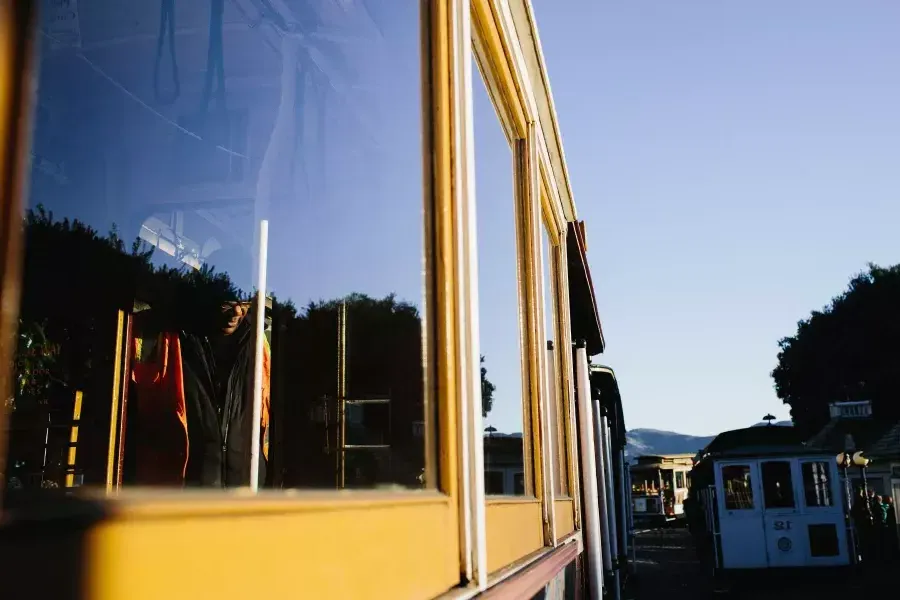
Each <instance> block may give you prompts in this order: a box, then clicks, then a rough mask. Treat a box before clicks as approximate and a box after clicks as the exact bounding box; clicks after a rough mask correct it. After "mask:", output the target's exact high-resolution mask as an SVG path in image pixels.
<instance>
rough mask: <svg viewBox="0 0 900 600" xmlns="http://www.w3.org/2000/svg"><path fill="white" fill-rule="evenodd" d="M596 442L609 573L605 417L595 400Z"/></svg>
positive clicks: (610, 563) (601, 526)
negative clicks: (604, 438)
mask: <svg viewBox="0 0 900 600" xmlns="http://www.w3.org/2000/svg"><path fill="white" fill-rule="evenodd" d="M592 403H593V406H594V423H593V425H594V441H595V450H594V454H595V455H596V461H597V482H598V484H599V485H600V489H599V497H600V530H601V532H602V535H603V542H602V543H603V568H604V569H605V570H606V572H607V573H610V572H611V571H612V544H611V538H610V534H609V531H610V529H609V498H607V492H608V491H609V488H608V487H607V485H606V475H607V473H608V471H607V469H606V460H605V459H604V458H603V455H604V450H603V449H604V447H605V443H604V441H603V417H602V416H601V414H600V400H599V399H597V398H594V399H593V401H592Z"/></svg>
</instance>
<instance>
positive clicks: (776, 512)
mask: <svg viewBox="0 0 900 600" xmlns="http://www.w3.org/2000/svg"><path fill="white" fill-rule="evenodd" d="M796 462H797V461H796V460H765V461H760V463H759V467H760V480H761V482H762V505H763V523H762V525H763V530H764V531H765V538H766V551H767V552H766V553H767V555H768V566H770V567H800V566H803V565H805V564H806V563H807V552H806V544H804V542H805V541H806V540H805V535H804V534H805V522H803V523H801V522H800V521H801V519H798V517H799V516H800V510H799V506H800V504H799V502H800V501H799V494H797V490H796V488H795V484H796V483H797V482H799V481H800V477H799V474H798V473H795V469H796Z"/></svg>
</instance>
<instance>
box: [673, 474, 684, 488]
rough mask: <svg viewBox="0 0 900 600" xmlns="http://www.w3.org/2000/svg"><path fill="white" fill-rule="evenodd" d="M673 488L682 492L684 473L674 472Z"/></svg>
mask: <svg viewBox="0 0 900 600" xmlns="http://www.w3.org/2000/svg"><path fill="white" fill-rule="evenodd" d="M675 487H676V488H678V489H680V490H683V489H684V488H685V487H686V486H685V485H684V471H676V472H675Z"/></svg>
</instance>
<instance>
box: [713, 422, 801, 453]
mask: <svg viewBox="0 0 900 600" xmlns="http://www.w3.org/2000/svg"><path fill="white" fill-rule="evenodd" d="M788 449H792V450H794V451H796V452H807V451H808V450H810V448H809V447H808V446H807V444H806V443H805V440H803V438H802V437H801V435H800V434H799V433H798V432H797V431H796V430H795V429H794V428H793V427H776V426H774V425H773V426H764V427H746V428H744V429H734V430H732V431H723V432H722V433H720V434H719V435H717V436H716V437H715V438H714V439H713V441H711V442H710V443H709V444H708V445H707V446H706V448H704V449H703V451H702V453H701V454H703V455H708V454H716V455H720V454H732V453H734V452H740V453H742V454H745V453H748V452H749V453H754V452H755V453H758V454H767V453H769V452H774V451H777V452H778V453H783V452H784V451H786V450H788Z"/></svg>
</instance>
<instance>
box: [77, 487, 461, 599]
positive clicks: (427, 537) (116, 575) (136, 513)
mask: <svg viewBox="0 0 900 600" xmlns="http://www.w3.org/2000/svg"><path fill="white" fill-rule="evenodd" d="M354 496H355V497H351V498H349V499H348V500H349V502H346V503H344V502H341V501H334V500H332V501H330V502H329V501H325V500H322V501H319V502H308V503H306V502H303V501H298V500H293V501H292V502H291V501H285V500H279V499H277V497H276V498H274V499H270V500H266V499H265V498H260V499H259V501H257V500H256V499H252V498H246V499H236V500H233V501H230V502H229V501H223V500H221V499H220V500H218V501H212V502H206V503H205V504H204V505H202V506H201V505H200V504H199V503H197V502H192V503H188V502H184V501H182V502H180V503H179V502H177V501H175V500H172V501H170V502H165V501H159V500H158V499H156V501H155V502H154V503H153V504H152V505H151V504H150V503H146V504H145V503H143V502H142V503H141V504H139V505H136V506H128V505H126V506H125V507H124V509H122V510H120V511H118V512H117V514H116V516H115V517H114V518H113V519H112V520H110V521H107V522H106V523H103V524H101V525H99V526H97V527H96V528H95V529H94V530H93V531H92V532H91V533H90V535H89V536H88V539H87V546H86V554H85V557H86V563H85V564H86V575H87V580H86V583H87V597H89V598H92V599H96V600H122V599H123V598H128V599H129V600H151V599H152V600H157V599H158V598H166V599H167V600H178V599H181V598H184V599H185V600H196V599H197V598H299V597H305V596H307V595H309V597H316V598H335V599H337V598H385V599H391V600H393V599H402V598H430V597H434V596H436V595H438V594H441V593H443V592H445V591H447V590H448V589H450V588H451V587H453V586H455V585H457V584H458V583H459V572H458V569H457V564H458V562H457V558H458V549H457V528H456V520H455V518H453V514H454V513H455V508H454V507H453V506H452V505H451V503H450V500H449V499H448V498H447V497H445V496H442V495H439V494H436V493H434V494H433V493H423V494H404V495H402V496H404V497H405V498H399V499H398V497H397V495H382V497H381V498H380V499H377V498H375V495H374V494H365V493H363V494H362V495H361V497H360V496H358V495H354ZM332 497H333V495H332ZM269 498H272V497H271V496H270V497H269ZM301 503H302V504H301ZM114 504H116V503H114ZM279 507H280V509H279ZM223 517H228V518H227V519H226V518H223Z"/></svg>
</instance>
